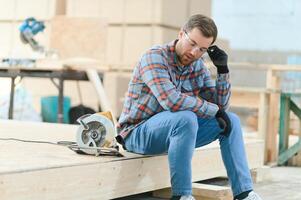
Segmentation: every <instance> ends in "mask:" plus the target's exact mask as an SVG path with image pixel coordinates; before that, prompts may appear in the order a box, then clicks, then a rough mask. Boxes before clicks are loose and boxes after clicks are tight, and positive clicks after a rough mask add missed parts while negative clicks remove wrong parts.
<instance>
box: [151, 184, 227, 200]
mask: <svg viewBox="0 0 301 200" xmlns="http://www.w3.org/2000/svg"><path fill="white" fill-rule="evenodd" d="M152 194H153V196H154V197H158V198H166V199H167V198H171V188H166V189H161V190H156V191H153V193H152ZM192 195H193V196H194V197H195V199H196V200H231V199H233V195H232V191H231V188H230V187H227V186H219V185H210V184H202V183H193V184H192Z"/></svg>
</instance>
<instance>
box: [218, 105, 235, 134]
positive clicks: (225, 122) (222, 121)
mask: <svg viewBox="0 0 301 200" xmlns="http://www.w3.org/2000/svg"><path fill="white" fill-rule="evenodd" d="M215 118H216V120H217V122H218V124H219V127H220V128H221V129H224V131H223V132H222V133H221V134H222V135H224V136H226V137H228V136H229V135H230V132H231V130H232V124H231V121H230V118H229V116H228V115H227V113H226V112H225V111H224V110H218V111H217V113H216V115H215Z"/></svg>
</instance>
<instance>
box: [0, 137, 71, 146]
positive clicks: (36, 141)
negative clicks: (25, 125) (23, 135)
mask: <svg viewBox="0 0 301 200" xmlns="http://www.w3.org/2000/svg"><path fill="white" fill-rule="evenodd" d="M0 140H11V141H18V142H28V143H38V144H52V145H59V146H68V145H73V144H76V142H71V141H58V142H47V141H40V140H22V139H17V138H0Z"/></svg>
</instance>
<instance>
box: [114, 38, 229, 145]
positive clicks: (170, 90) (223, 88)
mask: <svg viewBox="0 0 301 200" xmlns="http://www.w3.org/2000/svg"><path fill="white" fill-rule="evenodd" d="M176 42H177V40H175V41H173V42H171V43H169V44H165V45H163V46H155V47H153V48H151V49H149V50H148V51H147V52H146V53H145V54H143V55H142V57H141V59H140V61H139V62H138V64H137V66H136V67H135V69H134V72H133V76H132V78H131V80H130V83H129V88H128V92H127V95H126V99H125V102H124V107H123V111H122V113H121V116H120V118H119V121H118V122H119V124H118V128H119V135H120V136H121V137H122V138H123V139H124V138H126V137H127V136H128V134H129V133H130V131H131V130H133V129H134V128H135V127H137V126H138V125H139V124H141V123H143V122H145V120H147V119H149V118H150V117H151V116H153V115H155V114H157V113H159V112H162V111H166V110H169V111H171V112H176V111H181V110H190V111H193V112H194V113H196V115H197V116H198V117H203V118H210V117H214V116H215V114H216V112H217V111H218V109H219V107H220V108H225V109H226V108H227V107H228V101H229V98H230V83H229V74H218V75H217V80H216V81H215V80H212V78H211V77H210V72H209V70H208V69H207V68H206V67H205V66H204V63H203V61H202V60H201V59H198V60H196V61H194V62H193V63H191V64H190V65H188V66H181V64H180V63H179V61H178V58H177V55H176V52H175V44H176ZM120 136H119V137H120Z"/></svg>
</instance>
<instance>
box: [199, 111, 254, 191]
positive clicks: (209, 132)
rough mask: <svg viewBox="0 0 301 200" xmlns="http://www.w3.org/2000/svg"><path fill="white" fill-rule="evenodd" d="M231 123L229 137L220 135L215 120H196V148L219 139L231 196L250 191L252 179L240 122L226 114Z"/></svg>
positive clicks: (235, 117)
mask: <svg viewBox="0 0 301 200" xmlns="http://www.w3.org/2000/svg"><path fill="white" fill-rule="evenodd" d="M227 114H228V116H229V118H230V120H231V122H232V131H231V133H230V135H229V137H225V136H222V135H220V132H221V131H222V130H221V129H220V128H219V125H218V123H217V121H216V119H215V118H212V119H201V118H198V125H199V129H198V133H197V141H196V147H200V146H204V145H206V144H208V143H210V142H212V141H214V140H215V139H219V141H220V148H221V152H222V158H223V161H224V164H225V167H226V170H227V174H228V177H229V180H230V183H231V187H232V191H233V195H234V196H236V195H238V194H241V193H242V192H245V191H249V190H252V188H253V186H252V179H251V174H250V170H249V167H248V164H247V159H246V153H245V147H244V143H243V137H242V130H241V125H240V120H239V118H238V116H237V115H236V114H234V113H230V112H227Z"/></svg>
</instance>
